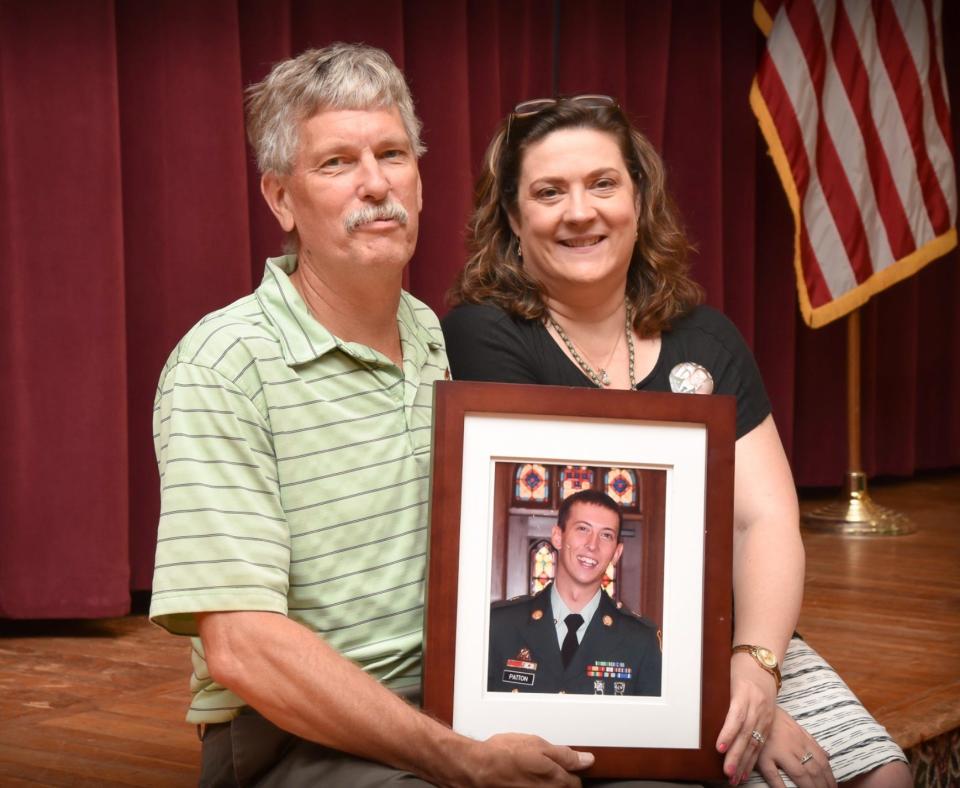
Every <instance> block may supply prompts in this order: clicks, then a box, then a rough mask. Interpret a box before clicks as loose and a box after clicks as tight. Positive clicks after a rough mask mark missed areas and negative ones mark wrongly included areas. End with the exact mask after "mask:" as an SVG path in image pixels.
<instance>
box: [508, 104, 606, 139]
mask: <svg viewBox="0 0 960 788" xmlns="http://www.w3.org/2000/svg"><path fill="white" fill-rule="evenodd" d="M561 103H563V104H573V105H575V106H578V107H586V108H587V109H603V108H606V107H612V108H614V109H619V108H620V105H619V104H618V103H617V100H616V99H615V98H613V97H612V96H603V95H600V94H599V93H584V94H582V95H580V96H569V97H567V96H563V97H560V98H538V99H529V100H527V101H521V102H520V103H519V104H517V106H515V107H514V108H513V112H511V113H510V116H509V117H508V118H507V134H506V137H505V140H506V141H509V140H510V130H511V128H512V127H513V122H514V120H519V119H520V118H530V117H533V116H534V115H539V114H540V113H541V112H544V111H545V110H548V109H551V108H552V107H555V106H557V104H561Z"/></svg>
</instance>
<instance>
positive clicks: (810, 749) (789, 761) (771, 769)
mask: <svg viewBox="0 0 960 788" xmlns="http://www.w3.org/2000/svg"><path fill="white" fill-rule="evenodd" d="M811 756H812V757H811ZM757 771H759V772H760V774H761V775H762V776H763V779H764V780H766V782H767V785H770V786H773V788H783V786H784V782H783V780H782V779H781V778H780V772H781V771H783V772H786V774H787V776H788V777H789V778H790V779H791V780H793V781H794V782H795V783H796V784H797V785H798V786H799V788H837V781H836V779H835V778H834V776H833V771H832V770H831V769H830V761H829V759H828V757H827V754H826V753H825V752H824V751H823V749H822V748H821V747H820V745H819V744H817V742H816V741H815V740H814V738H813V737H812V736H811V735H810V734H809V733H807V732H806V731H805V730H804V729H803V728H801V727H800V725H799V724H798V723H797V721H796V720H794V719H793V717H791V716H790V715H789V714H787V713H786V712H785V711H784V710H783V709H781V708H777V710H776V711H775V712H774V718H773V727H772V728H771V729H770V734H769V735H768V736H767V743H766V744H765V745H764V746H763V749H762V750H761V751H760V757H759V758H758V759H757Z"/></svg>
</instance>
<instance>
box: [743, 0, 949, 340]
mask: <svg viewBox="0 0 960 788" xmlns="http://www.w3.org/2000/svg"><path fill="white" fill-rule="evenodd" d="M942 11H943V4H942V0H756V2H755V4H754V19H755V21H756V22H757V24H758V26H759V27H760V29H761V30H763V32H764V33H765V34H766V35H767V48H766V51H765V52H764V54H763V56H762V59H761V62H760V67H759V69H758V70H757V75H756V78H755V79H754V83H753V87H752V89H751V92H750V105H751V107H752V108H753V111H754V114H755V115H756V116H757V120H758V122H759V124H760V128H761V130H762V132H763V135H764V137H765V139H766V141H767V144H768V145H769V147H770V153H771V156H772V157H773V160H774V163H775V165H776V168H777V172H778V173H779V175H780V180H781V182H782V183H783V188H784V190H785V191H786V194H787V199H788V201H789V203H790V207H791V209H792V211H793V215H794V220H795V238H794V264H795V267H796V274H797V285H798V290H799V295H800V310H801V312H802V314H803V318H804V320H805V321H806V322H807V324H808V325H809V326H811V327H812V328H817V327H819V326H822V325H824V324H826V323H829V322H830V321H831V320H835V319H836V318H838V317H842V316H843V315H845V314H847V313H848V312H851V311H853V310H854V309H856V308H857V307H859V306H861V305H862V304H863V303H864V302H865V301H866V300H867V299H868V298H870V296H872V295H874V294H875V293H878V292H880V291H881V290H883V289H884V288H886V287H889V286H890V285H892V284H894V283H895V282H898V281H900V280H901V279H904V278H906V277H908V276H910V275H912V274H913V273H915V272H916V271H917V270H919V269H920V268H922V267H923V266H924V265H926V264H927V263H928V262H930V261H931V260H934V259H936V258H937V257H939V256H941V255H943V254H945V253H946V252H948V251H949V250H950V249H952V248H953V247H954V246H956V244H957V231H956V220H957V189H956V180H955V167H954V158H953V152H952V148H953V143H952V138H951V131H950V107H949V104H948V98H947V85H946V76H945V74H944V71H943V43H942V35H941V17H942Z"/></svg>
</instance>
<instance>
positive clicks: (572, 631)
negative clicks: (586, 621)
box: [560, 613, 583, 667]
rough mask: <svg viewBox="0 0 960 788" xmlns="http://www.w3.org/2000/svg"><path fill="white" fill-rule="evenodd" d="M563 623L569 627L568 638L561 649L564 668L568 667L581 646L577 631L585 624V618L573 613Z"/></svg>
mask: <svg viewBox="0 0 960 788" xmlns="http://www.w3.org/2000/svg"><path fill="white" fill-rule="evenodd" d="M563 623H564V624H566V625H567V636H566V637H565V638H564V639H563V645H562V646H561V647H560V661H561V662H563V667H567V665H569V664H570V660H571V659H573V655H574V654H575V653H576V651H577V647H578V646H579V645H580V643H579V641H578V640H577V630H578V629H580V625H581V624H582V623H583V616H581V615H580V614H579V613H571V614H570V615H569V616H567V617H566V618H565V619H563Z"/></svg>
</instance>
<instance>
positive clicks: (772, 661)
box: [730, 643, 783, 692]
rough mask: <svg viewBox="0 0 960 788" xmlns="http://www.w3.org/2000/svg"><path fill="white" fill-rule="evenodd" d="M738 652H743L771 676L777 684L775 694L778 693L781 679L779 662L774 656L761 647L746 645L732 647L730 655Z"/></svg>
mask: <svg viewBox="0 0 960 788" xmlns="http://www.w3.org/2000/svg"><path fill="white" fill-rule="evenodd" d="M738 651H745V652H746V653H747V654H749V655H750V656H751V657H753V658H754V660H756V663H757V664H758V665H759V666H760V667H761V668H763V669H764V670H765V671H767V673H769V674H770V675H771V676H773V678H774V679H775V680H776V682H777V692H780V685H781V684H783V679H782V677H781V676H780V662H779V661H778V660H777V655H776V654H774V653H773V652H772V651H771V650H770V649H768V648H764V647H763V646H751V645H747V644H746V643H741V644H739V645H737V646H734V647H733V648H732V649H731V652H730V653H732V654H736V653H737V652H738Z"/></svg>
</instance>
